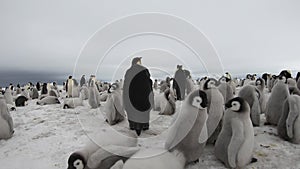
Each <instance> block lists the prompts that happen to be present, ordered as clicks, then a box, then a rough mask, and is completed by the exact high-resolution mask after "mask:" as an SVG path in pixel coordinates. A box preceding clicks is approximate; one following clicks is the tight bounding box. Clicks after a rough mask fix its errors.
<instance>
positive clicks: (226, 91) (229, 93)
mask: <svg viewBox="0 0 300 169" xmlns="http://www.w3.org/2000/svg"><path fill="white" fill-rule="evenodd" d="M218 89H219V91H220V92H221V94H222V95H223V98H224V102H225V103H226V102H228V101H229V100H230V99H232V98H233V97H234V95H233V90H232V87H231V86H230V85H229V84H228V83H227V82H226V80H225V77H224V78H221V80H220V84H219V86H218Z"/></svg>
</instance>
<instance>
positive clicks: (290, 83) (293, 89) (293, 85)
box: [287, 78, 300, 96]
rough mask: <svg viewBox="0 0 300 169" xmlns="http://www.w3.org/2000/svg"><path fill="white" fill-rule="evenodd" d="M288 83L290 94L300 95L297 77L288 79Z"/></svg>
mask: <svg viewBox="0 0 300 169" xmlns="http://www.w3.org/2000/svg"><path fill="white" fill-rule="evenodd" d="M287 85H288V87H289V92H290V94H296V95H298V96H300V90H299V89H298V87H297V82H296V80H295V79H292V78H289V79H287Z"/></svg>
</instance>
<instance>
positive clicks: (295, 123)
mask: <svg viewBox="0 0 300 169" xmlns="http://www.w3.org/2000/svg"><path fill="white" fill-rule="evenodd" d="M277 132H278V135H279V137H281V138H283V139H284V140H287V141H290V142H292V143H295V144H300V96H298V95H290V96H288V98H287V99H286V100H285V102H284V106H283V113H282V115H281V117H280V120H279V122H278V125H277Z"/></svg>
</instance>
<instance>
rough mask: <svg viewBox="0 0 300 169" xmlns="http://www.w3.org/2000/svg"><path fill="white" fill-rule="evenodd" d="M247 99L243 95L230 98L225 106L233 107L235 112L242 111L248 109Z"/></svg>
mask: <svg viewBox="0 0 300 169" xmlns="http://www.w3.org/2000/svg"><path fill="white" fill-rule="evenodd" d="M246 104H247V103H246V101H245V100H244V99H243V98H241V97H235V98H233V99H231V100H229V101H228V102H227V103H226V104H225V107H226V108H228V109H231V110H232V111H234V112H242V111H244V110H245V109H246Z"/></svg>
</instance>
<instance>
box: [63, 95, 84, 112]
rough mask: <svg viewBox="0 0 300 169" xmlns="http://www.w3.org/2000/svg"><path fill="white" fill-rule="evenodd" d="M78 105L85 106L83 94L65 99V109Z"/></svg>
mask: <svg viewBox="0 0 300 169" xmlns="http://www.w3.org/2000/svg"><path fill="white" fill-rule="evenodd" d="M77 106H83V100H82V98H81V96H79V97H74V98H65V99H64V104H63V108H64V109H69V108H72V109H74V108H75V107H77Z"/></svg>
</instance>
